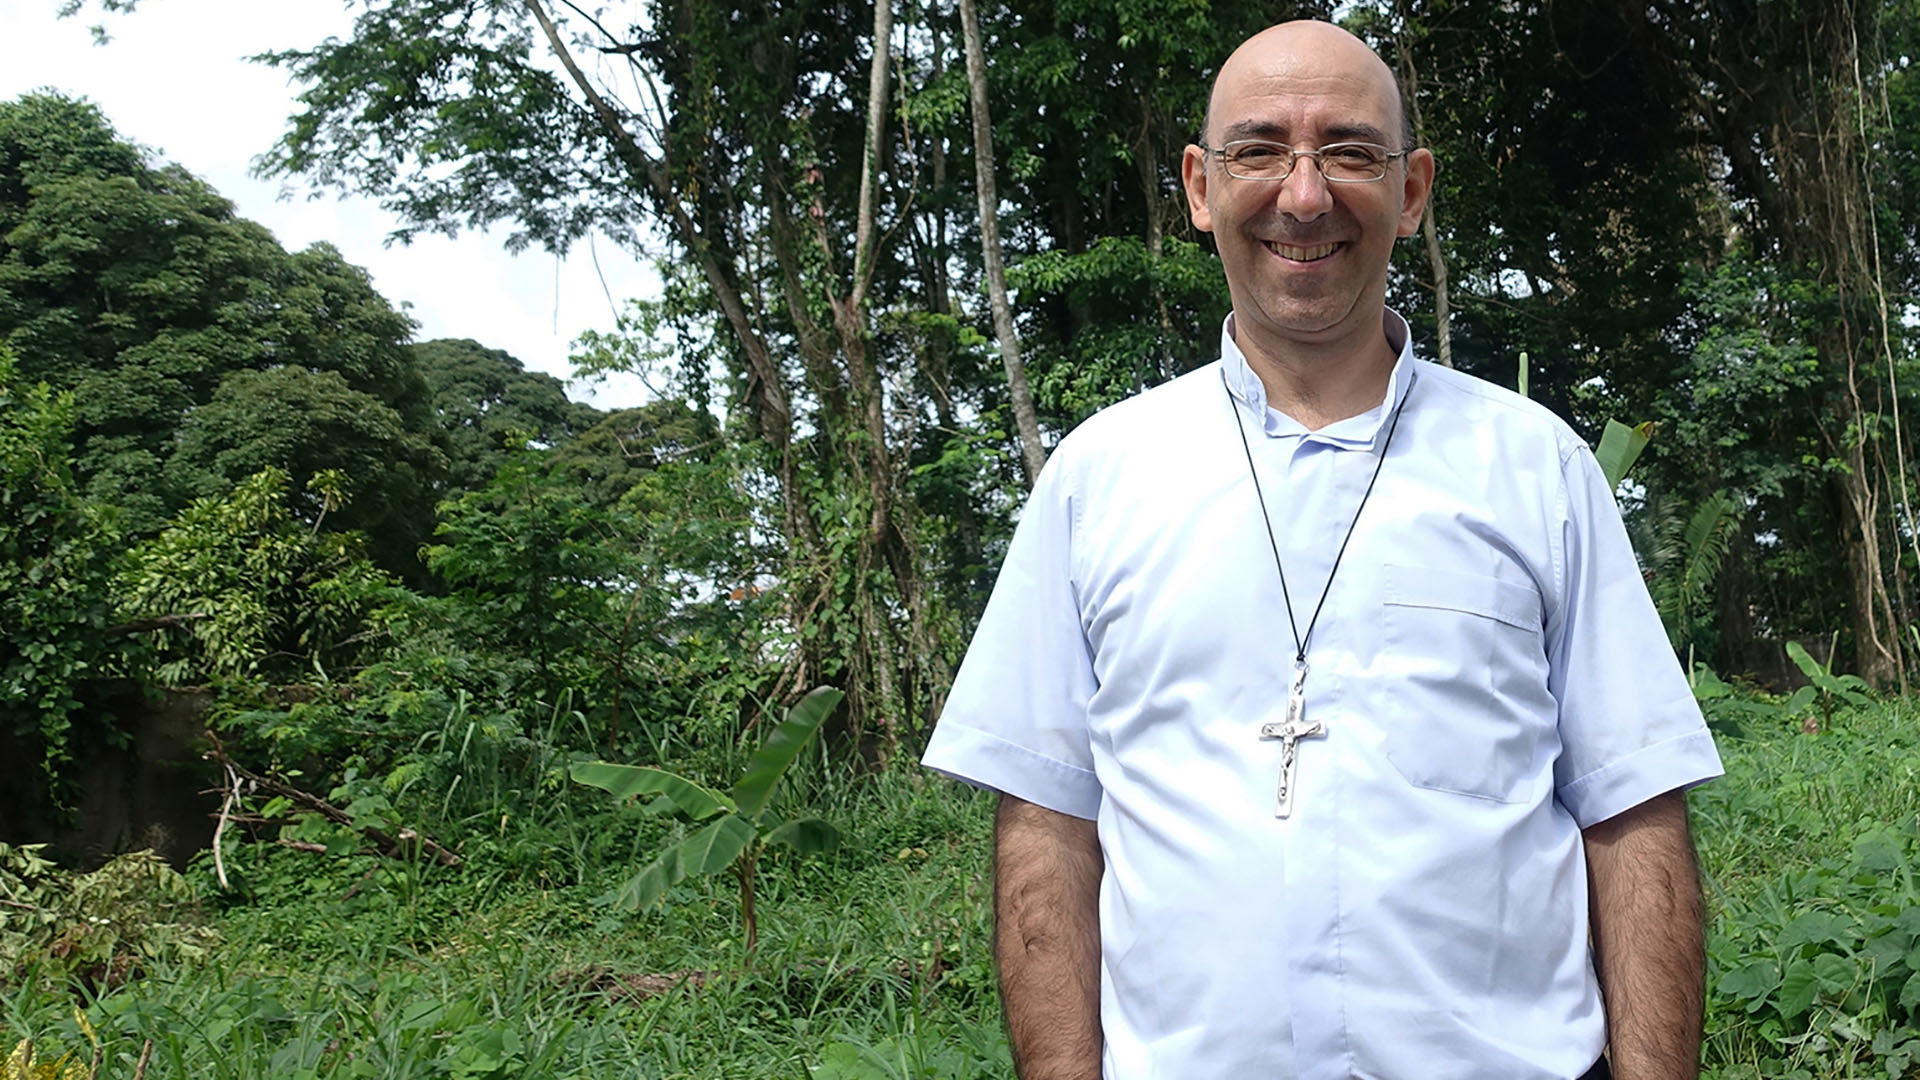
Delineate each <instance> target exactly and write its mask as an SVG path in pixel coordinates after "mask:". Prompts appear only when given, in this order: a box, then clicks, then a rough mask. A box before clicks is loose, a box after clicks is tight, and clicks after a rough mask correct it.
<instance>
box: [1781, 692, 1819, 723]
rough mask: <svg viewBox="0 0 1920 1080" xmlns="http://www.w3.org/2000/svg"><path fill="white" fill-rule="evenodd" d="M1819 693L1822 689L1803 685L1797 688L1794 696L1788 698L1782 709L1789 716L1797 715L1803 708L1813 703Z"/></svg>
mask: <svg viewBox="0 0 1920 1080" xmlns="http://www.w3.org/2000/svg"><path fill="white" fill-rule="evenodd" d="M1819 693H1820V691H1818V690H1816V689H1814V688H1813V687H1811V686H1803V687H1801V688H1800V689H1798V690H1795V691H1794V692H1793V696H1791V697H1789V698H1787V700H1786V701H1785V702H1783V703H1782V704H1781V705H1780V711H1781V712H1782V713H1784V714H1785V715H1787V716H1794V715H1797V714H1798V713H1799V712H1800V711H1801V710H1803V709H1805V708H1806V707H1807V706H1809V705H1811V704H1813V699H1814V698H1815V697H1816V696H1818V695H1819Z"/></svg>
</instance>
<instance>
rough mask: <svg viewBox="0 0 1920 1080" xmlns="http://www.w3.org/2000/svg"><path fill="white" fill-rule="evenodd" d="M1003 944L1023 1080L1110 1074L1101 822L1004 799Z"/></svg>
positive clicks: (998, 825)
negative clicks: (1103, 1033) (1105, 1054)
mask: <svg viewBox="0 0 1920 1080" xmlns="http://www.w3.org/2000/svg"><path fill="white" fill-rule="evenodd" d="M993 841H994V843H993V915H994V927H993V944H994V949H993V951H994V956H995V958H996V959H998V961H999V963H1000V1000H1001V1004H1002V1007H1003V1008H1004V1009H1005V1010H1006V1016H1007V1038H1008V1039H1009V1040H1010V1041H1011V1042H1012V1044H1013V1060H1014V1066H1015V1069H1016V1071H1017V1072H1018V1073H1019V1074H1020V1078H1021V1080H1100V1050H1101V1041H1100V904H1099V900H1100V871H1101V868H1102V866H1103V863H1102V861H1101V856H1100V838H1099V835H1098V834H1097V833H1096V831H1095V829H1094V823H1093V822H1091V821H1085V820H1082V819H1080V818H1076V817H1071V816H1068V815H1066V814H1060V813H1055V812H1054V811H1052V810H1048V809H1045V808H1044V807H1039V806H1035V805H1034V804H1032V803H1030V802H1025V801H1023V800H1020V799H1016V798H1014V797H1013V796H1011V795H1002V796H1000V808H999V811H998V812H997V813H996V815H995V817H994V822H993Z"/></svg>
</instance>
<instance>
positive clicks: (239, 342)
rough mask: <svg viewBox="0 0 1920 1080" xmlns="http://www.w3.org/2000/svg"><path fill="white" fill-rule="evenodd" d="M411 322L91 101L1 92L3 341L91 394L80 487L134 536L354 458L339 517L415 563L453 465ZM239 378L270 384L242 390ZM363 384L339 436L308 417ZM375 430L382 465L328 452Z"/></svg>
mask: <svg viewBox="0 0 1920 1080" xmlns="http://www.w3.org/2000/svg"><path fill="white" fill-rule="evenodd" d="M412 329H413V326H412V322H411V321H410V320H409V319H408V318H407V317H406V316H404V315H402V314H400V313H399V312H397V311H395V310H394V309H393V307H392V305H390V304H388V303H387V302H386V300H385V299H384V298H382V297H381V296H380V295H379V294H378V293H376V292H374V290H373V287H372V284H371V282H370V281H369V280H368V278H367V275H366V273H365V272H364V271H362V270H360V269H359V268H357V267H353V266H349V265H348V264H346V263H345V262H344V261H342V260H341V258H340V255H339V253H338V252H337V251H335V250H334V249H332V248H330V247H328V246H326V245H317V246H315V247H313V248H311V249H308V250H306V251H303V252H298V253H288V252H287V251H285V250H283V249H282V248H281V247H280V246H279V244H278V243H276V242H275V241H274V239H273V236H272V235H271V234H270V233H269V232H267V230H266V229H264V228H262V227H261V226H259V225H257V224H255V223H253V222H251V221H247V220H245V219H242V218H239V217H237V216H236V215H235V214H234V211H233V206H232V204H230V203H229V202H227V201H226V200H225V199H223V198H221V197H220V196H219V195H218V194H217V193H215V192H214V191H213V190H212V189H211V188H209V187H208V186H207V185H206V184H205V183H204V182H202V181H201V180H199V179H197V178H195V177H193V176H191V175H189V174H188V173H187V172H186V171H185V170H183V169H181V168H179V167H178V166H173V165H165V164H156V163H149V162H148V161H147V160H146V155H144V154H143V153H142V152H141V151H140V150H139V149H138V148H136V147H134V146H132V145H131V144H128V143H126V142H125V141H123V140H121V139H120V138H119V136H118V135H116V134H115V133H114V131H113V129H112V127H111V126H110V125H109V124H108V123H107V120H106V118H105V117H104V116H102V115H101V114H100V112H99V110H98V109H96V108H95V107H94V106H92V105H89V104H86V103H84V102H80V101H76V100H73V99H70V98H66V97H62V96H58V95H52V94H29V95H27V96H25V97H22V98H20V99H18V100H17V101H13V102H0V342H10V343H11V344H12V345H13V347H14V348H15V349H16V350H17V351H18V352H19V353H20V356H21V358H22V371H23V373H24V374H25V375H26V376H27V377H28V378H30V379H44V380H46V381H47V382H48V383H49V384H51V385H52V386H53V387H54V388H55V389H56V390H72V391H74V392H75V395H76V400H77V403H78V405H77V410H78V411H77V423H78V428H77V431H76V433H75V451H74V473H75V475H76V479H77V482H78V484H79V485H80V488H81V490H82V491H84V492H85V493H86V494H87V495H88V496H90V497H91V498H93V499H95V500H97V501H99V502H101V503H103V504H108V505H113V506H116V507H118V508H119V509H120V511H121V516H122V518H123V522H124V526H125V527H126V529H127V530H128V531H129V532H130V533H132V534H134V535H146V534H151V533H152V532H154V531H156V530H157V529H159V528H160V526H161V525H162V524H163V523H164V522H165V521H166V520H167V519H168V518H169V517H170V516H171V515H173V514H174V513H176V512H177V511H179V510H180V509H181V508H182V507H183V506H184V505H185V503H186V502H187V501H189V499H190V498H192V497H194V496H204V495H209V494H215V493H217V492H219V491H224V490H225V488H226V487H227V486H230V485H231V484H234V483H237V482H238V481H240V480H241V479H243V478H244V477H246V476H248V475H251V474H252V473H253V472H255V471H257V470H258V469H260V468H263V467H265V466H268V465H273V466H277V467H279V468H282V469H285V470H288V471H289V472H291V473H293V474H294V477H295V479H296V481H297V482H304V481H305V479H306V477H307V476H308V475H309V474H310V472H311V471H313V470H314V469H318V468H326V467H342V468H347V469H348V470H349V472H350V473H351V474H352V475H353V477H354V479H355V481H356V483H358V484H361V485H364V488H363V489H362V494H363V495H364V496H365V497H363V498H361V499H359V500H358V501H357V503H356V506H357V509H356V511H355V512H356V513H358V514H360V515H363V516H362V517H361V518H359V519H352V518H350V519H349V520H346V521H343V522H340V523H339V524H342V525H346V526H348V527H355V526H361V525H365V526H369V527H374V528H375V529H376V532H377V533H378V534H379V535H378V536H377V537H376V542H375V544H374V548H375V553H376V556H377V557H379V558H380V559H382V561H383V563H385V564H386V565H388V566H389V567H390V568H392V569H406V568H407V567H408V564H409V561H410V560H411V558H412V553H413V546H414V545H416V544H417V543H418V542H419V540H421V539H424V538H425V536H426V535H427V533H428V531H429V529H430V519H431V514H432V496H431V494H430V492H429V487H430V485H431V484H432V483H433V482H434V481H435V480H436V479H437V470H438V469H439V468H441V467H444V463H443V462H438V461H437V454H438V451H437V450H434V449H433V448H432V447H430V446H427V445H425V444H424V443H423V442H422V441H421V440H423V438H424V437H425V436H427V435H428V434H429V433H432V432H433V431H434V428H433V419H432V416H431V414H430V412H428V411H427V404H428V399H427V394H426V389H425V385H424V384H423V383H422V382H421V380H420V376H419V373H418V371H417V370H416V369H415V367H414V365H413V358H412V355H411V354H410V353H409V352H408V350H407V348H406V345H405V343H406V341H407V339H408V337H409V336H411V333H412ZM242 372H245V373H249V374H250V375H252V376H254V378H253V379H250V380H242V381H240V382H237V383H230V382H229V380H230V379H231V378H232V377H233V376H235V375H236V374H238V373H242ZM302 373H304V374H310V375H318V374H322V373H324V374H326V375H327V376H329V377H330V378H331V379H334V380H338V382H337V383H325V384H322V383H317V382H316V383H311V384H307V383H300V382H298V380H297V378H296V375H297V374H302ZM348 391H351V392H352V393H353V394H357V395H364V398H352V399H351V400H352V401H353V402H354V403H355V404H354V406H353V407H354V408H356V409H358V408H360V407H361V406H364V405H366V404H367V401H366V400H365V399H368V398H370V399H372V402H373V403H376V404H377V406H378V408H377V409H376V410H368V411H367V412H366V414H365V415H364V416H358V417H355V416H349V415H345V414H344V413H340V412H336V413H334V414H333V415H332V416H331V417H325V418H324V419H326V420H327V422H331V423H332V425H333V427H334V430H331V431H325V430H320V429H321V428H323V427H324V426H325V424H324V423H323V415H316V416H313V417H307V416H305V415H303V413H302V411H301V410H299V409H296V408H295V405H296V403H298V404H309V405H315V404H317V405H324V406H328V407H331V406H332V405H334V404H337V403H340V402H342V401H344V400H346V396H347V392H348ZM283 392H291V393H292V397H291V398H290V399H288V400H284V401H282V400H279V395H280V394H282V393H283ZM202 410H209V411H206V412H205V413H204V415H203V414H202ZM323 414H324V410H323ZM343 428H344V430H342V429H343ZM189 429H191V430H189ZM373 429H377V430H373ZM183 432H185V433H186V435H185V437H183ZM342 435H344V436H346V437H345V438H344V440H343V441H342V443H341V445H339V446H337V447H336V446H330V445H329V444H328V443H329V440H331V439H333V438H335V437H337V436H342ZM370 441H371V442H377V443H379V444H380V446H379V447H378V449H377V451H376V452H375V455H374V456H375V458H376V464H377V465H379V466H380V467H379V468H366V467H359V466H355V465H351V464H349V462H348V461H347V460H345V458H343V457H335V458H331V459H329V458H328V457H327V455H328V454H329V453H338V454H341V455H352V454H355V453H357V452H361V451H362V450H363V449H364V448H365V446H366V444H367V443H368V442H370ZM183 451H184V453H185V456H184V458H182V457H181V455H182V453H183ZM223 455H224V456H225V458H226V459H227V460H224V461H220V460H216V459H219V458H221V457H222V456H223ZM383 455H389V456H388V457H387V459H386V460H378V459H379V458H381V457H382V456H383ZM176 458H180V460H178V461H176ZM315 458H319V459H322V460H320V461H318V462H317V463H314V462H313V461H312V460H311V459H315ZM409 470H411V472H412V473H413V474H417V475H411V476H410V475H408V471H409ZM389 532H391V533H393V540H394V543H392V544H391V545H388V544H387V537H386V534H387V533H389ZM409 532H411V538H409ZM389 556H391V557H392V558H391V560H389Z"/></svg>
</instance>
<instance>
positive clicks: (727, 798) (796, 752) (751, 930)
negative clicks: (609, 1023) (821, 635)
mask: <svg viewBox="0 0 1920 1080" xmlns="http://www.w3.org/2000/svg"><path fill="white" fill-rule="evenodd" d="M842 696H843V695H842V694H841V692H840V691H838V690H835V689H833V688H832V687H828V686H822V687H819V688H817V689H815V690H813V691H811V692H810V693H808V694H807V696H806V697H804V698H801V699H800V702H799V704H797V705H795V706H794V707H793V708H792V709H789V710H788V711H787V715H786V718H785V719H784V720H782V721H780V723H779V724H778V725H776V726H775V727H774V729H773V731H772V732H770V733H769V734H768V735H767V738H766V741H765V742H763V743H761V744H760V748H759V749H758V750H755V751H754V752H753V757H751V758H750V759H748V761H747V768H746V771H745V772H744V773H742V774H741V776H740V779H739V780H738V781H736V782H735V783H734V785H733V789H732V791H730V792H721V791H717V790H714V789H713V788H709V787H704V786H702V785H700V784H698V783H696V782H694V781H692V780H689V779H687V778H686V777H684V776H681V775H679V774H678V773H672V772H668V771H667V770H665V769H656V768H653V767H652V766H649V765H616V764H613V763H611V762H605V761H589V762H582V763H580V764H577V765H575V766H574V767H573V768H572V769H571V770H570V771H569V774H570V775H571V776H572V777H573V779H574V780H575V782H577V783H581V784H586V785H588V786H590V787H597V788H601V789H603V790H606V791H609V792H612V793H613V795H614V797H616V798H619V799H633V798H640V797H644V796H652V798H651V799H650V800H649V801H647V802H646V803H644V804H643V805H642V809H643V810H644V811H645V812H647V813H649V814H671V815H675V816H678V817H680V818H681V819H683V820H685V821H687V822H689V823H691V824H698V825H699V827H698V828H696V829H694V830H693V831H692V832H691V833H689V834H687V836H686V837H685V838H684V839H682V840H680V842H679V843H676V844H674V845H673V846H671V847H669V848H667V849H666V850H665V851H663V852H661V853H660V855H659V857H657V858H655V859H654V860H653V862H651V863H649V864H647V866H646V867H644V868H643V869H641V871H640V872H639V873H637V874H635V875H634V876H633V877H632V878H630V879H628V881H627V882H626V884H624V885H622V886H620V887H619V888H618V889H616V890H614V891H613V892H611V893H609V894H607V895H606V896H603V897H601V898H600V900H601V902H603V903H608V904H611V905H613V906H614V907H616V908H620V909H623V910H626V911H641V910H643V909H645V908H648V907H651V906H653V905H654V904H657V903H659V902H660V899H661V898H662V897H664V896H666V894H667V890H669V889H671V888H673V887H674V886H675V885H677V884H679V883H680V882H681V881H683V880H685V879H687V878H689V877H697V876H701V875H705V874H715V873H719V872H720V871H722V870H731V871H732V873H733V876H734V878H735V880H737V881H738V882H739V885H740V921H741V923H742V924H743V925H744V927H745V929H746V932H747V952H748V953H749V954H751V953H752V952H753V949H754V946H755V945H756V944H757V943H758V941H759V924H758V922H757V920H756V919H755V917H754V910H753V895H754V875H755V873H756V872H757V870H758V867H759V863H760V856H761V854H762V853H764V852H765V851H766V848H767V846H768V845H769V844H778V845H780V846H782V847H786V848H790V849H792V850H793V851H795V852H798V853H799V854H802V855H809V854H813V853H816V852H823V851H832V850H833V849H834V848H836V847H838V846H839V845H840V832H839V830H837V829H835V828H834V827H833V826H832V825H830V824H828V823H827V822H825V821H823V820H821V819H820V818H816V817H806V818H795V819H792V820H782V819H781V818H780V817H779V816H778V815H777V814H774V813H772V812H771V811H770V810H769V809H768V807H769V806H770V805H771V804H772V802H773V791H774V788H775V787H777V786H779V783H780V779H781V778H782V777H783V776H785V775H786V772H787V769H788V768H789V767H790V766H792V764H793V762H794V760H795V759H796V758H798V757H799V756H800V752H801V751H802V750H804V749H805V748H806V746H807V743H809V742H810V741H812V739H813V737H814V736H815V735H816V734H818V733H819V731H820V725H821V724H823V723H825V722H826V719H827V717H828V716H829V715H831V714H832V712H833V710H834V708H835V707H836V706H838V705H839V704H840V699H841V697H842Z"/></svg>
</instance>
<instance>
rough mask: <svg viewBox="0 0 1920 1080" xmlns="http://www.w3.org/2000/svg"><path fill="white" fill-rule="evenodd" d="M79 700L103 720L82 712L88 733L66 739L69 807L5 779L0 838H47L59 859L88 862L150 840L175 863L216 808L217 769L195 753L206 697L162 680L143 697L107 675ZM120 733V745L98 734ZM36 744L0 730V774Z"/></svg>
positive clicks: (181, 861) (190, 850)
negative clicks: (70, 742) (29, 796)
mask: <svg viewBox="0 0 1920 1080" xmlns="http://www.w3.org/2000/svg"><path fill="white" fill-rule="evenodd" d="M86 697H87V699H88V701H87V707H88V710H89V711H90V712H91V713H93V714H94V716H95V717H96V718H97V719H101V720H106V721H108V724H110V727H108V726H107V725H102V724H99V723H87V722H85V721H83V722H82V723H81V725H80V730H81V731H83V732H91V733H94V734H92V735H90V736H89V737H88V742H87V744H85V745H76V746H75V747H74V757H75V758H76V767H77V768H78V769H79V781H80V787H79V794H78V802H77V805H76V806H75V808H74V809H75V811H76V812H75V813H74V814H73V815H71V816H62V815H57V814H54V813H52V812H51V809H50V808H48V807H44V806H31V805H23V803H25V802H27V801H28V800H24V799H22V798H20V797H18V795H19V794H20V792H22V791H24V790H25V785H24V784H22V783H9V784H8V785H7V786H8V788H9V791H8V795H9V796H10V797H8V798H4V799H0V841H5V842H7V843H9V844H37V843H47V844H50V845H51V849H50V852H49V853H50V854H55V855H57V856H59V857H60V858H61V859H62V861H78V862H79V863H80V864H81V865H83V866H87V867H92V866H95V865H98V864H99V863H101V862H104V861H106V859H107V858H109V857H111V856H113V855H115V854H118V853H120V852H124V851H136V850H139V849H140V848H153V849H154V850H155V851H157V852H159V854H160V855H162V856H163V857H165V858H166V859H167V860H168V861H170V862H172V863H173V864H174V865H175V866H183V865H185V863H186V862H187V860H188V859H190V858H192V857H193V855H194V853H195V852H197V851H199V850H200V849H202V848H204V847H206V846H207V845H208V844H209V843H211V842H212V839H213V815H214V814H215V813H217V812H218V811H219V809H220V799H219V796H218V795H217V794H205V792H209V791H211V790H212V789H213V788H215V787H217V786H218V785H219V784H220V776H219V771H218V770H217V769H216V768H214V767H213V766H212V765H209V764H208V763H207V762H205V761H203V760H202V759H201V757H200V748H199V745H198V740H199V739H200V736H201V733H202V731H203V730H204V727H205V725H204V723H203V718H204V717H205V715H206V711H207V708H208V706H209V705H210V704H212V701H213V695H212V693H211V692H209V691H206V690H199V689H187V690H165V691H161V692H159V695H158V696H157V697H152V698H149V697H148V696H147V695H146V693H144V692H143V691H142V690H141V689H140V687H139V686H138V685H136V684H134V683H132V682H129V681H125V680H116V681H113V682H102V683H98V684H95V685H93V686H91V687H89V688H88V691H87V693H86ZM103 730H112V731H117V732H120V733H122V738H121V740H119V741H121V742H122V743H123V745H114V742H115V740H112V739H108V738H106V737H103V735H102V734H100V733H101V732H102V731H103ZM38 759H39V756H38V755H37V754H30V753H28V751H27V749H26V748H25V747H22V746H20V745H18V744H17V743H15V742H13V741H11V739H10V736H8V735H7V734H6V733H0V775H5V773H6V771H7V770H9V769H12V768H22V769H30V768H38V764H37V763H38Z"/></svg>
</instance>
